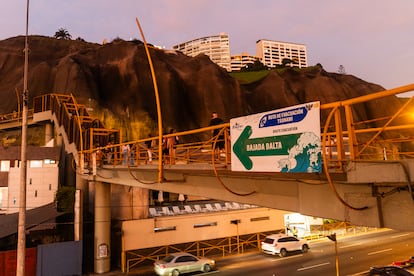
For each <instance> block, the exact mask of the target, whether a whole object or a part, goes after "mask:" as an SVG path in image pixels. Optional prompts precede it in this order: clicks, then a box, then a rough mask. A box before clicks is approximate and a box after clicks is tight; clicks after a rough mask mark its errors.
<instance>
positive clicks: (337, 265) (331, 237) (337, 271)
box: [327, 233, 339, 276]
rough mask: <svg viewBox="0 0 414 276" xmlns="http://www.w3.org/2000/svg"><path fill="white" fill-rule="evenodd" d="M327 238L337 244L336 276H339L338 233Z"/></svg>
mask: <svg viewBox="0 0 414 276" xmlns="http://www.w3.org/2000/svg"><path fill="white" fill-rule="evenodd" d="M327 238H328V239H330V240H331V241H333V242H335V268H336V276H339V259H338V244H337V241H336V233H333V234H331V235H329V236H327Z"/></svg>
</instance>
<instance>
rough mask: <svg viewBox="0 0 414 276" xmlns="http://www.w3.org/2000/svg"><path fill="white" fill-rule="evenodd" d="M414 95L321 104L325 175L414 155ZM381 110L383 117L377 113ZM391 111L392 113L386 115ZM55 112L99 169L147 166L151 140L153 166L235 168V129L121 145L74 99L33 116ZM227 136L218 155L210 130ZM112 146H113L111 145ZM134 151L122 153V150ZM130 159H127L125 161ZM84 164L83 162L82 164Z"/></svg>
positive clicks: (51, 101)
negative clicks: (166, 144) (163, 145)
mask: <svg viewBox="0 0 414 276" xmlns="http://www.w3.org/2000/svg"><path fill="white" fill-rule="evenodd" d="M410 91H414V84H410V85H406V86H402V87H399V88H395V89H391V90H385V91H382V92H378V93H373V94H369V95H365V96H361V97H357V98H352V99H349V100H344V101H338V102H333V103H328V104H322V105H321V146H322V156H323V162H324V168H325V170H335V171H338V172H342V171H343V167H344V164H346V163H347V162H349V161H358V160H395V159H403V158H411V157H412V156H414V132H413V129H414V116H413V114H414V111H411V110H410V108H411V105H412V98H410V99H409V100H407V101H405V103H403V102H401V101H400V100H398V98H397V97H395V95H397V94H400V93H405V92H410ZM375 108H380V109H381V111H380V112H375ZM387 109H388V110H389V111H387ZM48 110H50V111H52V112H53V113H54V114H55V116H56V118H57V121H58V124H59V125H61V126H63V127H64V128H65V131H66V133H67V135H68V139H69V142H71V143H75V144H76V145H77V148H78V151H79V155H80V156H83V157H84V160H85V164H86V165H87V166H88V165H92V162H91V161H92V160H93V158H92V157H93V156H94V157H95V159H96V161H97V165H98V166H99V165H105V164H107V165H122V164H127V165H133V166H139V165H143V164H148V154H147V148H146V144H145V142H146V141H150V140H151V141H152V140H153V141H154V142H153V143H152V145H153V147H152V149H151V150H152V154H153V161H152V163H154V164H155V163H157V162H162V163H163V164H164V166H168V165H172V164H191V163H198V162H204V163H205V162H210V163H214V164H217V163H220V164H223V165H225V166H227V165H230V164H231V154H230V153H231V143H230V139H229V134H230V132H229V128H230V124H229V123H226V124H222V125H218V126H212V127H204V128H200V129H194V130H188V131H183V132H178V133H173V134H166V135H163V137H162V139H159V137H158V136H156V137H150V138H145V139H139V140H136V141H129V142H126V143H121V141H123V139H122V132H121V131H120V130H114V129H106V128H105V126H104V124H103V123H102V122H101V121H100V120H99V119H97V118H95V117H93V116H90V115H89V114H88V112H87V109H86V108H85V106H84V105H81V104H77V102H76V100H75V98H74V97H73V95H60V94H47V95H42V96H39V97H36V98H34V108H33V113H37V112H43V111H48ZM1 118H2V120H0V123H2V122H10V121H12V120H19V119H20V117H19V114H16V113H15V112H14V113H10V114H5V115H3V116H2V117H1ZM360 118H364V119H360ZM212 129H219V130H220V133H221V134H224V137H225V138H224V145H225V148H224V150H223V151H222V152H220V153H219V152H214V151H213V150H212V148H213V147H215V145H216V144H217V142H218V139H219V137H222V135H217V136H216V137H211V130H212ZM173 136H178V138H179V141H180V142H179V144H177V145H176V146H174V148H169V149H168V150H166V151H163V152H159V148H160V147H158V146H157V143H158V141H160V140H161V141H162V140H164V139H168V138H171V137H173ZM109 142H111V144H109ZM123 145H129V148H130V152H129V153H128V154H127V155H125V156H124V155H123V154H122V146H123ZM125 158H126V159H127V160H123V159H125ZM82 160H83V159H82Z"/></svg>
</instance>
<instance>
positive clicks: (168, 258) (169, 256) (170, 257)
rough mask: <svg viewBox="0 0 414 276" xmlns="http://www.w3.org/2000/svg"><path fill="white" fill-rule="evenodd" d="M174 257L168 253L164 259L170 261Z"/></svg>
mask: <svg viewBox="0 0 414 276" xmlns="http://www.w3.org/2000/svg"><path fill="white" fill-rule="evenodd" d="M173 259H174V256H173V255H168V256H167V257H165V258H164V259H162V260H163V261H164V262H166V263H169V262H171V261H172V260H173Z"/></svg>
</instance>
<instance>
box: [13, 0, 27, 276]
mask: <svg viewBox="0 0 414 276" xmlns="http://www.w3.org/2000/svg"><path fill="white" fill-rule="evenodd" d="M28 36H29V0H27V3H26V36H25V46H24V69H23V70H24V71H23V112H22V145H21V156H20V193H19V222H18V229H17V267H16V276H24V275H25V271H26V267H25V259H26V177H27V153H26V150H27V113H28V102H29V91H28V89H27V73H28V67H29V43H28Z"/></svg>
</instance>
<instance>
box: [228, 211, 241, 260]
mask: <svg viewBox="0 0 414 276" xmlns="http://www.w3.org/2000/svg"><path fill="white" fill-rule="evenodd" d="M230 223H231V224H235V225H236V230H237V254H240V244H239V243H240V241H239V223H240V220H239V219H234V220H231V221H230Z"/></svg>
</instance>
